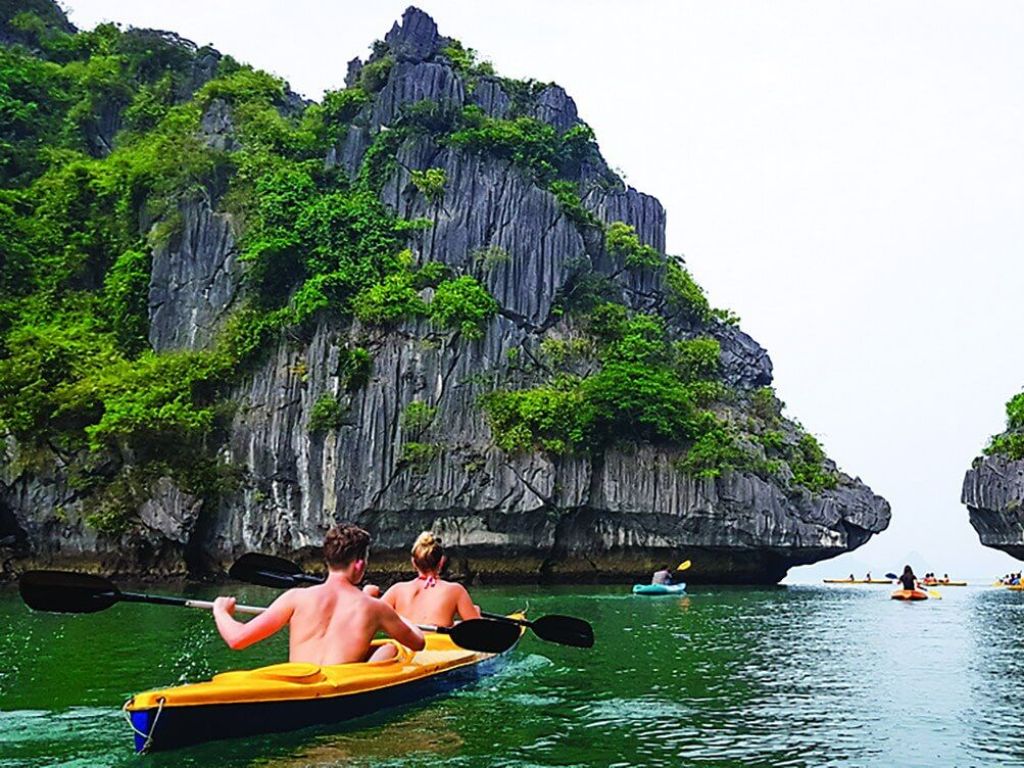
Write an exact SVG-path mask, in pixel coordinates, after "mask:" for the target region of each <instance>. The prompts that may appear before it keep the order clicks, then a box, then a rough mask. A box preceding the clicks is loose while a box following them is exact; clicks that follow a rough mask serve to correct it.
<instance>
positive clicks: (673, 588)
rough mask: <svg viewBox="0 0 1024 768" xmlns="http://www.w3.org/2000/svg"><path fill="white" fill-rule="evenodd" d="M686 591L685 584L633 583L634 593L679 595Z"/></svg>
mask: <svg viewBox="0 0 1024 768" xmlns="http://www.w3.org/2000/svg"><path fill="white" fill-rule="evenodd" d="M684 592H686V585H685V584H683V583H682V582H680V583H678V584H634V585H633V594H634V595H681V594H683V593H684Z"/></svg>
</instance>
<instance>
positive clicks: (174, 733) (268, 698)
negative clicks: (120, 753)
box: [124, 614, 524, 752]
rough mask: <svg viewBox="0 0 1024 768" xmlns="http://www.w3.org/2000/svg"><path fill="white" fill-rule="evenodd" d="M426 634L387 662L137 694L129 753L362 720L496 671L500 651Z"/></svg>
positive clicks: (270, 673)
mask: <svg viewBox="0 0 1024 768" xmlns="http://www.w3.org/2000/svg"><path fill="white" fill-rule="evenodd" d="M512 618H524V616H523V615H522V614H513V615H512ZM521 633H522V632H521V631H520V635H521ZM426 639H427V647H426V648H425V649H424V650H422V651H419V652H418V653H413V652H412V651H410V650H409V649H408V648H405V647H404V646H401V645H398V644H397V643H394V644H395V645H396V646H397V648H398V655H397V657H396V658H394V659H389V660H387V661H381V662H372V663H370V662H365V663H358V664H338V665H334V666H326V667H320V666H317V665H316V664H293V663H285V664H274V665H272V666H269V667H260V668H259V669H249V670H241V671H237V672H224V673H222V674H219V675H215V676H214V678H213V679H212V680H209V681H207V682H202V683H192V684H188V685H177V686H173V687H170V688H160V689H157V690H152V691H146V692H144V693H138V694H136V695H135V696H133V697H132V698H131V699H129V700H128V702H127V703H126V704H125V705H124V710H125V713H126V715H127V717H128V719H129V721H130V724H131V727H132V730H133V731H134V733H135V751H136V752H152V751H157V750H164V749H174V748H176V747H182V746H185V745H188V744H198V743H200V742H204V741H213V740H215V739H226V738H235V737H239V736H250V735H253V734H258V733H269V732H275V731H291V730H296V729H299V728H305V727H307V726H311V725H322V724H328V723H336V722H341V721H344V720H350V719H352V718H356V717H362V716H364V715H368V714H372V713H374V712H378V711H380V710H383V709H387V708H390V707H395V706H399V705H402V704H408V703H411V702H416V701H420V700H422V699H426V698H429V697H431V696H436V695H438V694H441V693H444V692H447V691H450V690H453V689H455V688H459V687H462V686H464V685H468V684H470V683H472V682H473V681H475V680H477V679H478V678H480V677H481V676H483V675H486V674H489V673H492V672H494V671H495V670H496V668H497V666H498V664H499V662H501V661H502V657H503V656H504V654H499V655H495V654H490V653H480V652H477V651H469V650H466V649H464V648H460V647H458V646H457V645H455V644H454V643H453V642H452V641H451V638H450V637H449V636H448V635H441V634H435V633H427V635H426ZM375 642H376V644H380V643H393V641H391V640H381V641H375Z"/></svg>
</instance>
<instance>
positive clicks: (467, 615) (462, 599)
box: [455, 584, 480, 621]
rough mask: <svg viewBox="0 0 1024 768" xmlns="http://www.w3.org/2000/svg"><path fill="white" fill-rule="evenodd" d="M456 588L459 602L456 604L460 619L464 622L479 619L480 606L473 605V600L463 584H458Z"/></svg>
mask: <svg viewBox="0 0 1024 768" xmlns="http://www.w3.org/2000/svg"><path fill="white" fill-rule="evenodd" d="M455 588H456V589H457V590H458V596H459V600H458V602H457V603H456V604H455V610H457V611H458V612H459V618H460V619H462V620H463V621H466V620H467V619H479V618H480V606H479V605H475V604H474V603H473V598H471V597H470V596H469V592H467V591H466V588H465V587H464V586H462V585H461V584H456V585H455Z"/></svg>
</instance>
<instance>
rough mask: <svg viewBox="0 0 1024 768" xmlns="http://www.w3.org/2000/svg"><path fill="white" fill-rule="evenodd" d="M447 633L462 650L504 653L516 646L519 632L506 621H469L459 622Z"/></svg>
mask: <svg viewBox="0 0 1024 768" xmlns="http://www.w3.org/2000/svg"><path fill="white" fill-rule="evenodd" d="M447 633H448V634H449V635H450V636H451V638H452V641H453V642H454V643H455V644H456V645H458V646H460V647H462V648H467V649H469V650H471V651H481V652H482V653H504V652H505V651H507V650H508V649H509V648H511V647H512V646H513V645H515V644H516V641H517V640H518V639H519V635H520V630H519V627H518V626H516V625H515V624H512V623H510V622H507V621H495V620H492V619H469V620H468V621H462V622H459V623H458V624H456V625H455V626H454V627H452V628H451V629H449V630H447Z"/></svg>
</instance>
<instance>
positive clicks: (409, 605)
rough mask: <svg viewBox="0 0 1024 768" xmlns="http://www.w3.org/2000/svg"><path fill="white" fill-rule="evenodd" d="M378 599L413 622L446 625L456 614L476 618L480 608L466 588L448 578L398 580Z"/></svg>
mask: <svg viewBox="0 0 1024 768" xmlns="http://www.w3.org/2000/svg"><path fill="white" fill-rule="evenodd" d="M381 600H382V601H383V602H385V603H387V604H388V605H390V606H391V607H392V608H394V609H395V611H397V612H398V613H399V614H400V615H402V616H404V617H405V618H406V619H408V620H409V621H411V622H413V623H414V624H436V625H438V626H442V627H450V626H451V625H452V624H454V623H455V617H456V616H458V617H459V618H461V619H462V620H463V621H465V620H466V619H477V618H480V609H479V608H478V607H477V606H475V605H474V604H473V600H472V598H471V597H470V596H469V592H467V591H466V588H465V587H463V586H462V585H461V584H457V583H455V582H452V581H442V580H441V579H435V580H434V581H433V582H431V581H428V580H426V579H422V578H418V579H413V580H411V581H403V582H399V583H398V584H394V585H393V586H392V587H391V588H390V589H389V590H388V591H387V592H385V593H384V597H383V598H381Z"/></svg>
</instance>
